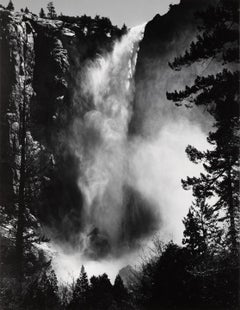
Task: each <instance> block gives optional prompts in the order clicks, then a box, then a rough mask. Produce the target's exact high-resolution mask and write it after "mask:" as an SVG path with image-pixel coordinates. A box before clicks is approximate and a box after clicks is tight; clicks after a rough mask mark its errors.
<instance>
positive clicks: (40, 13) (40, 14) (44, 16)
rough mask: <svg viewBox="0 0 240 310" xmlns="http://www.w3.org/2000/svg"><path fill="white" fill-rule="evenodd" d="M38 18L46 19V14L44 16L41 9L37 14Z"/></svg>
mask: <svg viewBox="0 0 240 310" xmlns="http://www.w3.org/2000/svg"><path fill="white" fill-rule="evenodd" d="M39 17H41V18H46V14H45V12H44V9H43V8H41V10H40V12H39Z"/></svg>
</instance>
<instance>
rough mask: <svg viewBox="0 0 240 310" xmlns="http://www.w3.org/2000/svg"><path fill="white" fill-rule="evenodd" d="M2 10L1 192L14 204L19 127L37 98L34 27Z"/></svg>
mask: <svg viewBox="0 0 240 310" xmlns="http://www.w3.org/2000/svg"><path fill="white" fill-rule="evenodd" d="M0 13H1V15H0V18H1V20H0V24H1V47H0V67H1V73H0V74H1V78H0V85H1V86H0V90H1V91H0V111H1V112H0V115H1V124H0V125H1V128H0V135H1V139H0V141H1V149H0V176H1V185H0V195H1V203H3V204H5V205H9V206H12V205H13V203H14V194H16V191H17V183H18V181H19V175H18V169H17V167H19V164H20V163H19V156H20V146H19V127H20V123H21V117H22V115H21V113H22V108H23V103H24V102H25V104H26V114H27V115H28V117H29V113H30V105H31V100H32V98H33V97H34V91H33V86H32V84H33V71H34V64H35V53H34V30H33V28H32V25H31V23H30V22H29V21H27V20H26V21H23V18H22V17H20V16H17V15H16V16H14V15H12V14H10V13H9V12H8V11H1V12H0Z"/></svg>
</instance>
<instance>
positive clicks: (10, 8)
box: [6, 0, 14, 11]
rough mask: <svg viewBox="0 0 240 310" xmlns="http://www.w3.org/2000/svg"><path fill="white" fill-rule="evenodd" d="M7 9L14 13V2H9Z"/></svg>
mask: <svg viewBox="0 0 240 310" xmlns="http://www.w3.org/2000/svg"><path fill="white" fill-rule="evenodd" d="M6 9H7V10H9V11H14V5H13V2H12V0H10V1H9V3H8V5H7V7H6Z"/></svg>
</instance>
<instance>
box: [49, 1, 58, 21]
mask: <svg viewBox="0 0 240 310" xmlns="http://www.w3.org/2000/svg"><path fill="white" fill-rule="evenodd" d="M47 9H48V13H47V16H48V18H50V19H56V18H57V13H56V10H55V7H54V4H53V2H52V1H50V2H48V4H47Z"/></svg>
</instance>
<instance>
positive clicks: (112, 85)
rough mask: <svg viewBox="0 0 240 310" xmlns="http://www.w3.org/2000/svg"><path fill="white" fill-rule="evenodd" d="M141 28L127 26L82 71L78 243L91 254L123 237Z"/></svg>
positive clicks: (101, 251) (78, 129)
mask: <svg viewBox="0 0 240 310" xmlns="http://www.w3.org/2000/svg"><path fill="white" fill-rule="evenodd" d="M144 27H145V25H141V26H138V27H134V28H132V29H131V30H130V31H129V32H128V33H127V34H126V35H124V36H123V37H122V39H121V40H120V41H117V42H116V43H115V45H114V47H113V50H112V51H111V52H110V53H108V54H107V55H104V56H101V57H99V58H97V59H96V60H94V61H93V62H91V63H90V64H88V65H87V67H86V69H85V70H84V74H82V79H81V94H82V96H83V97H84V100H86V101H90V102H91V109H89V110H88V111H87V112H85V114H84V115H83V116H81V118H80V119H79V118H76V120H75V123H74V128H75V129H74V132H77V135H78V136H77V141H78V146H77V148H75V152H76V155H77V157H78V158H79V178H78V186H79V189H80V190H81V192H82V195H83V200H84V206H83V212H82V216H83V225H84V229H83V232H82V233H80V236H79V245H80V249H81V251H83V252H84V254H85V255H87V256H90V257H93V258H97V257H99V256H104V255H106V254H107V253H108V252H110V249H112V248H114V246H116V245H117V243H118V241H119V238H120V237H121V235H122V222H123V215H124V213H125V209H124V208H125V206H124V201H123V200H124V186H125V183H126V180H127V165H128V164H127V161H128V158H127V148H128V135H127V134H128V125H129V121H130V119H131V115H132V107H131V102H132V100H133V94H134V81H133V77H134V72H135V66H136V62H137V55H138V49H139V42H140V41H141V39H142V38H143V33H144Z"/></svg>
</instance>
